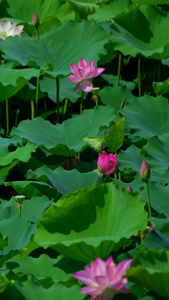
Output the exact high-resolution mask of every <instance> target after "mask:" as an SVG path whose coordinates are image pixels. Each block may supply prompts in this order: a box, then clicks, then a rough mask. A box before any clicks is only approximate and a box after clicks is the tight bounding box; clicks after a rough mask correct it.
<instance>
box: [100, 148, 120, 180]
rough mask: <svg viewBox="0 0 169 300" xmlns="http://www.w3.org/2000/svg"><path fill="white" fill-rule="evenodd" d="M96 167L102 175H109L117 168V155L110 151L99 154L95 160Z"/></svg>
mask: <svg viewBox="0 0 169 300" xmlns="http://www.w3.org/2000/svg"><path fill="white" fill-rule="evenodd" d="M97 168H98V170H99V172H100V173H102V174H104V175H110V174H113V173H115V172H116V170H117V156H116V154H113V153H110V154H109V155H107V154H106V153H103V154H101V155H99V158H98V161H97Z"/></svg>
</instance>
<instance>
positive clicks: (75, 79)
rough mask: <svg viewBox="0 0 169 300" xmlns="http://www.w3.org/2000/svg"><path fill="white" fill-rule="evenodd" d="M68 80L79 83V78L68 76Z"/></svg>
mask: <svg viewBox="0 0 169 300" xmlns="http://www.w3.org/2000/svg"><path fill="white" fill-rule="evenodd" d="M69 80H70V81H72V82H80V81H81V78H77V77H76V76H74V75H70V76H69Z"/></svg>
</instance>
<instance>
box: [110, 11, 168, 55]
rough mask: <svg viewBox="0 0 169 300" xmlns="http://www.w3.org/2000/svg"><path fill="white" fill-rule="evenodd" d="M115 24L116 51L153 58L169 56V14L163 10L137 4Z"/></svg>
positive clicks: (113, 38) (113, 25)
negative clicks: (168, 33) (168, 32)
mask: <svg viewBox="0 0 169 300" xmlns="http://www.w3.org/2000/svg"><path fill="white" fill-rule="evenodd" d="M113 21H114V22H113V24H112V25H111V29H112V31H111V33H112V41H113V42H114V44H115V45H114V49H115V50H119V51H121V52H122V53H123V54H124V55H131V56H134V57H135V56H137V55H143V56H144V57H147V58H151V59H164V58H166V57H168V56H169V47H168V45H169V37H168V36H167V31H168V30H169V15H168V14H166V13H164V11H162V10H161V8H159V7H157V6H155V5H142V6H140V7H139V6H137V5H133V6H131V7H130V8H129V10H128V11H126V12H124V13H123V14H119V15H117V16H116V17H115V18H114V19H113ZM140 24H142V26H140Z"/></svg>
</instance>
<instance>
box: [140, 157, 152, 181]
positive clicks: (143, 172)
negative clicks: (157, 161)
mask: <svg viewBox="0 0 169 300" xmlns="http://www.w3.org/2000/svg"><path fill="white" fill-rule="evenodd" d="M140 176H141V177H142V178H143V179H144V180H148V179H149V178H150V166H149V165H148V163H147V162H146V161H145V159H144V160H143V162H142V165H141V168H140Z"/></svg>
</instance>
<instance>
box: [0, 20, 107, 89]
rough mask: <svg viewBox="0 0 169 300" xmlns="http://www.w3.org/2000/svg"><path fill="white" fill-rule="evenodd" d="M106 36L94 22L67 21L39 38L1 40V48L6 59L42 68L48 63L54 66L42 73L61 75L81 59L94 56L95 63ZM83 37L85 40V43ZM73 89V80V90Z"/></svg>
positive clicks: (103, 51) (68, 72)
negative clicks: (71, 64)
mask: <svg viewBox="0 0 169 300" xmlns="http://www.w3.org/2000/svg"><path fill="white" fill-rule="evenodd" d="M65 32H66V34H65ZM93 32H94V33H95V34H93ZM79 36H80V39H79ZM70 37H71V39H70ZM108 39H109V34H108V33H107V32H106V31H104V30H103V29H102V28H101V27H100V26H99V25H98V24H96V23H93V22H90V21H84V22H83V23H75V22H73V21H72V22H71V21H70V22H67V23H64V24H63V25H62V26H60V27H53V28H52V29H51V30H49V31H48V32H46V33H44V34H42V35H41V37H40V40H38V39H37V38H36V37H30V36H27V35H23V36H22V38H19V37H18V36H14V37H11V38H10V37H9V38H8V39H6V40H5V41H4V40H0V49H2V51H3V52H4V53H5V54H4V58H5V61H8V60H10V61H11V60H13V61H17V62H19V63H21V64H22V65H24V66H25V65H27V64H28V63H29V64H30V65H32V64H33V66H34V67H35V66H36V65H37V66H39V67H42V66H43V65H44V64H45V63H46V62H48V63H50V65H51V66H52V67H53V72H52V71H46V72H44V74H46V76H48V77H53V78H55V77H58V76H59V77H62V78H63V77H65V76H67V75H68V74H70V72H71V70H70V63H74V64H76V65H77V64H78V63H79V60H80V59H81V58H84V59H85V60H86V61H90V60H91V59H94V62H95V64H96V63H97V61H98V59H99V55H100V54H106V50H105V48H104V45H105V44H106V43H108ZM86 40H87V43H84V41H86ZM4 42H5V43H4ZM75 45H76V47H75ZM74 88H75V85H74V84H73V83H72V91H73V90H74Z"/></svg>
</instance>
